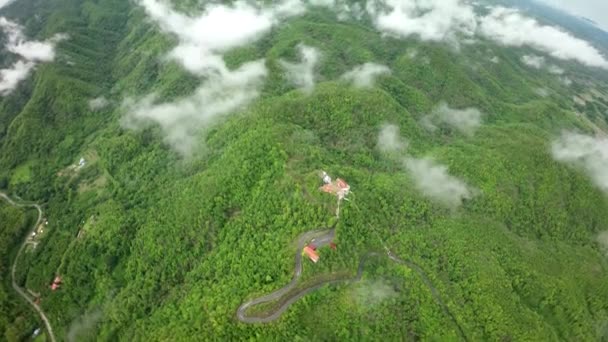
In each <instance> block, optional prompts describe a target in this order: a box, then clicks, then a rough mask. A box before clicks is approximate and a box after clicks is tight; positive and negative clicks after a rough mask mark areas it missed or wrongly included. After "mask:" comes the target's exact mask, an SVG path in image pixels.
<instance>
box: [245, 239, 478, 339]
mask: <svg viewBox="0 0 608 342" xmlns="http://www.w3.org/2000/svg"><path fill="white" fill-rule="evenodd" d="M334 235H335V228H331V229H326V230H313V231H309V232H306V233H304V234H302V235H300V237H299V238H298V247H297V250H296V255H295V267H294V275H293V277H292V279H291V281H290V282H289V283H288V284H287V285H285V286H284V287H282V288H280V289H278V290H276V291H274V292H271V293H270V294H267V295H265V296H262V297H258V298H254V299H251V300H248V301H246V302H244V303H243V304H241V306H240V307H239V308H238V309H237V312H236V316H237V318H238V320H239V321H241V322H243V323H270V322H272V321H275V320H277V319H278V318H279V317H281V315H282V314H283V313H284V312H285V311H286V310H287V309H288V308H289V306H290V305H291V304H293V303H295V302H297V301H298V300H299V299H300V298H302V297H304V296H306V295H307V294H309V293H311V292H314V291H316V290H318V289H320V288H321V287H323V286H326V285H334V284H339V283H356V282H359V281H361V279H362V278H363V270H364V269H365V263H366V262H367V261H368V260H369V258H370V257H379V256H382V255H383V254H384V253H379V252H369V253H367V254H365V255H364V256H363V257H361V260H360V261H359V266H358V268H357V274H356V275H355V276H354V277H352V278H347V279H334V280H327V281H324V282H322V283H319V284H315V285H311V286H310V287H307V288H304V289H302V290H300V291H298V292H296V293H295V294H293V295H292V296H290V297H289V298H288V299H287V300H286V301H285V302H283V303H282V304H281V306H279V308H277V309H276V310H275V311H274V312H272V313H271V314H270V315H267V316H263V315H260V316H256V315H247V313H246V311H247V309H249V308H250V307H252V306H255V305H258V304H262V303H268V302H271V301H274V300H277V299H281V298H282V297H283V296H284V295H286V294H287V293H288V292H289V291H291V290H293V289H294V288H295V287H296V286H297V283H298V280H299V278H300V276H301V275H302V253H301V252H302V249H303V248H304V246H305V244H306V243H307V242H308V241H310V240H311V239H313V238H315V239H314V240H313V241H314V243H315V245H317V246H318V247H320V246H323V245H326V244H329V243H330V242H331V241H332V240H333V237H334ZM386 254H387V256H388V258H389V259H390V260H391V261H393V262H395V263H397V264H400V265H403V266H406V267H408V268H409V269H411V270H413V271H414V272H416V273H417V274H418V275H419V276H420V278H422V281H423V283H424V284H425V285H426V286H427V287H428V288H429V290H430V291H431V295H432V297H433V299H434V300H435V302H436V303H437V304H439V306H441V309H442V310H443V312H444V314H445V315H446V316H448V317H449V318H450V319H451V320H452V322H453V323H454V325H455V326H456V328H457V329H458V334H459V335H460V337H461V338H462V340H464V341H468V338H467V336H466V334H465V333H464V330H463V329H462V327H461V326H460V324H459V323H458V321H457V320H456V317H455V316H454V315H453V314H452V312H451V311H450V310H449V308H448V306H447V305H446V304H445V302H444V301H443V299H442V298H441V295H440V294H439V291H438V290H437V289H436V288H435V286H434V285H433V283H432V282H431V280H430V278H429V277H428V275H427V274H426V272H424V270H423V269H422V267H420V266H419V265H418V264H416V263H415V262H413V261H411V260H404V259H401V258H399V257H398V256H397V255H396V254H394V253H393V252H391V251H390V250H388V249H387V252H386Z"/></svg>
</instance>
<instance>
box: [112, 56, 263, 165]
mask: <svg viewBox="0 0 608 342" xmlns="http://www.w3.org/2000/svg"><path fill="white" fill-rule="evenodd" d="M266 74H267V70H266V67H265V66H264V62H263V61H256V62H250V63H247V64H245V65H243V66H241V67H240V68H239V69H237V70H235V71H230V72H227V73H225V74H218V75H216V76H210V77H209V78H208V79H207V81H205V82H204V83H203V84H201V85H200V86H199V87H198V89H197V90H196V91H195V92H194V94H192V95H190V96H188V97H185V98H182V99H179V100H177V101H175V102H171V103H157V97H156V96H155V95H150V96H147V97H145V98H143V99H140V100H136V101H135V100H128V101H125V103H124V104H123V106H124V109H125V111H126V112H127V113H129V115H127V116H125V117H123V125H124V126H126V127H127V128H131V129H138V128H140V127H142V126H145V124H146V123H148V122H155V123H157V124H158V125H160V127H161V128H162V130H163V132H164V133H165V140H166V142H167V143H168V144H169V145H170V146H172V147H173V148H174V149H175V150H176V151H178V152H179V153H180V154H182V155H183V156H186V157H188V156H191V155H192V154H193V152H194V150H195V147H196V145H197V143H196V141H197V140H196V137H197V136H198V133H199V131H200V130H201V129H203V128H204V127H208V126H209V125H211V124H213V123H214V122H215V120H216V119H219V118H220V117H222V116H224V115H227V114H229V113H232V112H234V111H236V110H238V109H240V108H242V107H243V106H245V105H247V104H249V103H250V102H251V101H253V100H254V99H255V98H256V97H258V95H259V91H260V88H261V86H262V84H263V82H264V79H265V78H266Z"/></svg>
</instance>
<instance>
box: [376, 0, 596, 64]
mask: <svg viewBox="0 0 608 342" xmlns="http://www.w3.org/2000/svg"><path fill="white" fill-rule="evenodd" d="M366 11H367V13H368V14H369V15H370V16H371V18H372V21H373V23H374V25H375V26H376V28H378V29H379V30H380V31H382V32H384V33H387V34H391V35H394V36H398V37H403V38H407V37H410V36H415V37H418V38H420V39H421V40H425V41H438V42H447V43H450V44H452V45H453V46H456V47H458V45H459V43H475V42H476V41H477V40H476V39H475V36H481V37H485V38H488V39H491V40H493V41H496V42H499V43H501V44H503V45H507V46H516V47H521V46H529V47H532V48H534V49H536V50H538V51H541V52H545V53H547V54H549V55H550V56H552V57H554V58H558V59H562V60H575V61H578V62H580V63H583V64H585V65H588V66H593V67H601V68H606V69H608V61H607V60H606V57H604V56H603V55H602V54H601V53H600V52H599V51H598V50H597V49H596V48H594V47H593V46H592V45H591V44H590V43H588V42H586V41H584V40H581V39H578V38H576V37H574V36H573V35H572V34H570V33H568V32H566V31H564V30H562V29H560V28H556V27H552V26H548V25H542V24H540V23H538V22H537V21H536V20H534V19H531V18H528V17H525V16H523V15H522V14H520V13H519V12H517V11H516V10H513V9H507V8H504V7H493V8H490V12H489V13H488V14H487V15H478V14H476V13H475V10H474V8H473V6H472V5H471V3H469V2H466V1H463V0H370V1H368V2H367V6H366Z"/></svg>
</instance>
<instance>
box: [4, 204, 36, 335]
mask: <svg viewBox="0 0 608 342" xmlns="http://www.w3.org/2000/svg"><path fill="white" fill-rule="evenodd" d="M32 214H33V215H28V213H26V212H25V211H23V210H21V209H17V208H15V207H12V206H10V205H8V204H7V203H6V202H4V200H3V201H2V202H1V203H0V257H1V258H0V261H1V262H0V334H1V335H0V336H2V339H3V340H6V341H20V340H22V339H24V338H26V337H28V336H30V335H31V333H32V332H33V331H34V329H35V328H36V324H37V323H36V321H37V319H38V318H37V316H36V314H35V312H33V311H31V310H30V309H29V308H28V307H27V306H26V305H25V303H23V302H21V301H20V298H18V297H17V296H16V295H15V294H14V292H13V289H12V287H11V278H10V274H11V273H10V272H11V271H10V269H11V265H12V261H13V260H14V257H15V254H16V252H17V248H18V247H15V246H18V244H19V241H20V240H21V239H22V238H23V236H24V234H25V232H26V231H27V229H28V228H29V227H30V226H31V225H32V224H33V222H35V221H36V219H35V213H32Z"/></svg>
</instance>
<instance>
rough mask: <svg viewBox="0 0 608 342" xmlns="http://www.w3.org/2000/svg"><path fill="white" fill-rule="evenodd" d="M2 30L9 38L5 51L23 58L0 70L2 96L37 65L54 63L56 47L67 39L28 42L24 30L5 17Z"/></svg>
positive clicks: (55, 38)
mask: <svg viewBox="0 0 608 342" xmlns="http://www.w3.org/2000/svg"><path fill="white" fill-rule="evenodd" d="M0 7H1V6H0ZM0 28H1V29H2V30H3V31H4V32H5V33H6V36H7V42H6V46H5V49H6V50H7V51H9V52H11V53H13V54H15V55H17V56H19V57H20V58H21V59H20V60H18V61H17V62H15V63H14V64H13V66H12V67H10V68H6V69H1V70H0V94H1V95H7V94H9V93H10V92H11V91H13V90H14V89H15V88H16V87H17V85H18V84H19V82H21V81H23V80H25V79H26V78H27V77H28V75H29V74H30V72H31V71H32V70H33V69H34V67H35V66H36V64H37V63H42V62H51V61H53V60H54V59H55V45H56V44H57V43H58V42H59V41H61V40H64V39H66V38H67V36H65V35H62V34H57V35H55V36H53V37H52V38H51V39H49V40H47V41H44V42H40V41H28V40H26V38H25V36H24V34H23V28H22V27H21V26H20V25H19V24H17V23H14V22H12V21H10V20H8V19H6V18H4V17H0Z"/></svg>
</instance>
